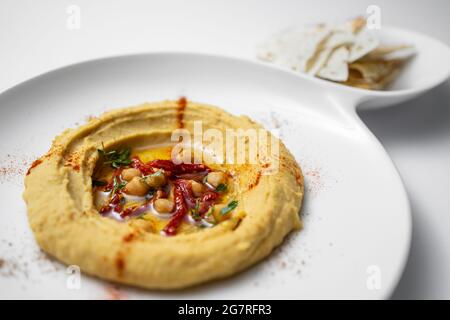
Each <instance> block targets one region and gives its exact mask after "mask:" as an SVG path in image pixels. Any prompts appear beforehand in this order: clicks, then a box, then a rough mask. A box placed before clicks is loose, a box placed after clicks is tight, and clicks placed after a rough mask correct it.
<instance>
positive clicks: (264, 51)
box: [258, 17, 416, 90]
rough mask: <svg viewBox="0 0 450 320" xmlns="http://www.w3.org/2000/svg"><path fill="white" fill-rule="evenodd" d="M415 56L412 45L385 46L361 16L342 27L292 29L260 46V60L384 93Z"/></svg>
mask: <svg viewBox="0 0 450 320" xmlns="http://www.w3.org/2000/svg"><path fill="white" fill-rule="evenodd" d="M415 54H416V51H415V49H414V47H412V46H410V45H404V44H399V45H389V46H388V45H382V44H381V41H380V39H379V37H378V34H377V32H376V31H372V30H369V29H368V28H367V27H366V21H365V19H364V18H362V17H358V18H355V19H352V20H350V21H347V22H346V23H344V24H342V25H335V26H329V25H326V24H319V25H315V26H309V27H305V28H302V29H289V30H285V31H283V32H280V33H278V34H276V35H274V36H272V37H271V38H270V39H269V40H268V41H266V42H265V43H263V44H262V45H260V46H259V47H258V58H259V59H261V60H264V61H267V62H270V63H274V64H277V65H279V66H282V67H285V68H288V69H290V70H293V71H297V72H302V73H306V74H309V75H312V76H316V77H320V78H322V79H326V80H331V81H335V82H339V83H342V84H345V85H349V86H353V87H358V88H364V89H372V90H382V89H385V88H386V87H387V86H388V85H389V84H390V83H391V82H392V81H393V80H394V79H395V78H396V76H397V75H398V73H399V71H400V69H401V68H402V66H403V65H404V64H405V62H406V61H407V60H408V59H410V58H411V57H413V56H414V55H415Z"/></svg>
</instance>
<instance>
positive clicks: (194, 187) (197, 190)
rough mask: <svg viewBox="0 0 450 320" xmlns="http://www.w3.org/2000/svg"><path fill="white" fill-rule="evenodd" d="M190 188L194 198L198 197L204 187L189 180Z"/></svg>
mask: <svg viewBox="0 0 450 320" xmlns="http://www.w3.org/2000/svg"><path fill="white" fill-rule="evenodd" d="M191 186H192V192H193V193H194V196H196V197H200V196H201V195H202V194H203V192H204V190H205V186H204V185H203V184H201V183H198V182H197V181H194V180H191Z"/></svg>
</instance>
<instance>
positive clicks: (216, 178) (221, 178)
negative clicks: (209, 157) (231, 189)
mask: <svg viewBox="0 0 450 320" xmlns="http://www.w3.org/2000/svg"><path fill="white" fill-rule="evenodd" d="M225 181H226V175H225V173H223V172H220V171H215V172H210V173H208V175H207V176H206V182H208V183H209V184H210V185H212V186H213V187H214V188H217V187H218V186H219V185H220V184H221V183H225Z"/></svg>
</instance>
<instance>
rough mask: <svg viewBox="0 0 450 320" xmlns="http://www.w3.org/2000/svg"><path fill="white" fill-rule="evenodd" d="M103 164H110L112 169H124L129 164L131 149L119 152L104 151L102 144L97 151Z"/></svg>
mask: <svg viewBox="0 0 450 320" xmlns="http://www.w3.org/2000/svg"><path fill="white" fill-rule="evenodd" d="M98 153H99V154H100V156H101V158H102V160H103V164H110V165H111V167H113V168H116V169H118V168H120V167H125V166H128V165H130V164H131V159H130V156H131V149H130V148H125V149H121V150H111V151H108V152H107V151H105V147H104V146H103V144H102V148H101V149H98Z"/></svg>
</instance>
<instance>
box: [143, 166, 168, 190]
mask: <svg viewBox="0 0 450 320" xmlns="http://www.w3.org/2000/svg"><path fill="white" fill-rule="evenodd" d="M144 181H145V183H146V184H147V185H148V186H149V187H150V188H154V189H157V188H159V187H161V186H163V185H165V184H166V176H165V175H164V171H162V170H158V171H156V172H155V173H153V174H151V175H149V176H146V177H144Z"/></svg>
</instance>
